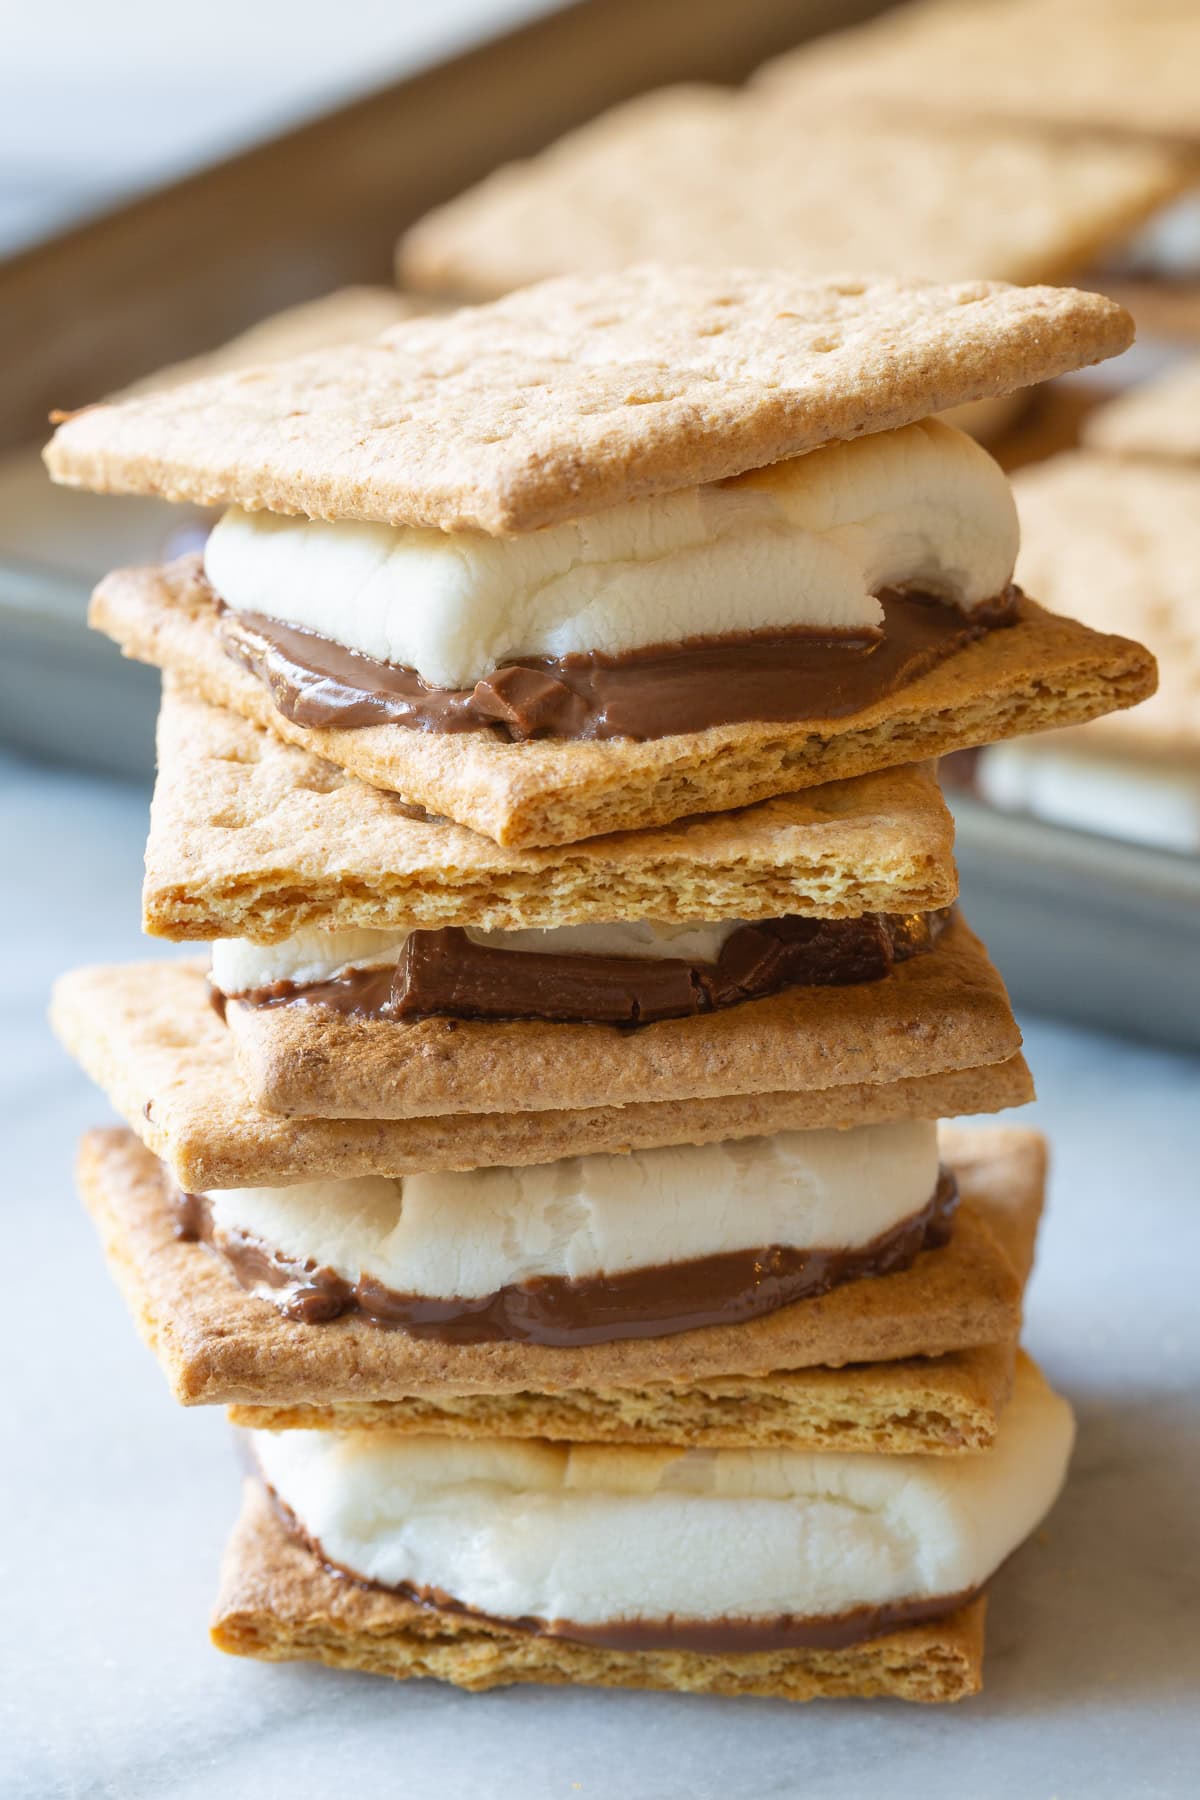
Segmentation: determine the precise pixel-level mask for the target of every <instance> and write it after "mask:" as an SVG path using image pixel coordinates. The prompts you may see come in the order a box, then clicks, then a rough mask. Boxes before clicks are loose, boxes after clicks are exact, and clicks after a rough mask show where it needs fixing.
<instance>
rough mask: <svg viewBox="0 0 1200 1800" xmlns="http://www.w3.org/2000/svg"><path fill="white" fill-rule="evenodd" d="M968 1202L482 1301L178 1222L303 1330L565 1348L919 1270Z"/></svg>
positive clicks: (727, 1319) (196, 1219) (951, 1185)
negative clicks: (857, 1228) (826, 1245)
mask: <svg viewBox="0 0 1200 1800" xmlns="http://www.w3.org/2000/svg"><path fill="white" fill-rule="evenodd" d="M957 1206H958V1186H957V1183H956V1182H955V1179H954V1176H953V1175H952V1174H951V1173H950V1172H949V1171H948V1170H942V1172H941V1174H940V1176H939V1178H938V1185H937V1188H936V1190H935V1192H934V1194H933V1197H932V1199H931V1200H930V1201H929V1203H928V1205H927V1206H924V1207H922V1209H921V1211H920V1212H917V1213H913V1214H912V1215H911V1216H910V1217H909V1218H907V1219H902V1220H901V1221H900V1222H899V1224H897V1225H894V1226H892V1228H891V1229H890V1230H889V1231H885V1232H882V1233H881V1234H880V1235H879V1236H878V1237H876V1238H873V1239H872V1240H871V1242H870V1243H868V1244H862V1245H859V1246H857V1247H856V1248H853V1249H842V1250H822V1249H815V1250H797V1249H793V1248H791V1247H790V1246H788V1247H784V1246H781V1245H778V1244H773V1245H770V1246H769V1247H767V1248H766V1249H761V1250H733V1251H729V1252H726V1253H724V1254H721V1255H717V1256H703V1257H697V1258H694V1259H692V1260H691V1261H687V1262H677V1263H665V1264H661V1265H659V1266H656V1267H654V1268H647V1269H634V1270H631V1271H630V1272H629V1273H627V1274H623V1275H592V1276H587V1277H584V1278H582V1279H579V1280H571V1279H568V1278H567V1277H566V1276H556V1275H543V1276H537V1277H535V1278H534V1279H532V1280H530V1281H523V1282H519V1283H516V1284H514V1285H512V1286H510V1287H503V1288H500V1289H498V1290H497V1291H496V1292H495V1293H492V1294H485V1295H482V1296H481V1297H479V1298H476V1299H464V1298H461V1297H459V1298H448V1299H440V1298H437V1297H431V1296H429V1295H425V1294H401V1293H397V1292H396V1291H395V1290H394V1289H393V1288H388V1287H385V1286H384V1285H383V1284H382V1283H381V1282H378V1281H375V1280H374V1279H373V1278H372V1277H371V1276H369V1275H362V1276H360V1277H359V1279H358V1280H357V1281H353V1282H352V1281H347V1280H346V1279H345V1277H343V1276H341V1275H339V1274H337V1273H336V1272H335V1271H334V1270H333V1269H329V1268H318V1267H317V1266H316V1265H315V1264H314V1263H313V1262H312V1261H311V1260H309V1261H307V1262H302V1261H300V1260H299V1259H297V1258H294V1257H288V1256H285V1255H284V1254H282V1253H281V1252H279V1251H277V1250H273V1249H271V1248H270V1246H269V1245H266V1244H263V1243H261V1242H259V1241H258V1240H257V1239H254V1238H250V1237H246V1236H244V1235H242V1234H233V1235H226V1236H224V1237H223V1238H222V1240H221V1242H220V1243H219V1244H218V1243H217V1242H216V1241H215V1237H214V1231H213V1223H212V1211H211V1208H210V1206H209V1204H208V1201H207V1199H206V1198H205V1196H204V1195H202V1194H180V1195H179V1196H178V1198H177V1200H176V1219H177V1223H178V1229H179V1233H180V1236H182V1237H185V1238H189V1239H192V1240H200V1241H203V1242H205V1243H207V1244H209V1246H210V1247H211V1248H213V1249H214V1250H215V1251H216V1253H217V1254H218V1255H219V1256H221V1257H223V1258H224V1260H225V1261H226V1262H227V1263H228V1264H229V1266H230V1268H231V1269H232V1270H233V1273H234V1274H235V1275H236V1276H237V1279H238V1280H239V1282H240V1283H241V1284H242V1286H243V1287H247V1288H256V1287H262V1286H267V1287H272V1288H278V1289H279V1290H280V1295H279V1299H278V1301H277V1302H276V1304H277V1305H278V1307H279V1310H280V1311H281V1312H282V1313H284V1314H285V1315H286V1316H287V1317H288V1318H290V1319H296V1320H298V1321H299V1322H300V1323H302V1324H306V1325H321V1324H326V1323H328V1322H329V1321H330V1320H332V1319H337V1318H340V1317H342V1316H343V1314H346V1313H358V1314H361V1315H363V1316H364V1317H365V1318H367V1319H369V1320H370V1321H371V1322H372V1323H373V1324H375V1325H382V1326H388V1327H391V1328H393V1329H399V1330H402V1331H407V1332H409V1333H410V1334H411V1335H412V1336H413V1337H425V1338H436V1339H438V1340H439V1341H440V1342H442V1343H447V1344H481V1343H492V1342H496V1341H498V1340H508V1341H512V1340H516V1341H518V1342H521V1343H527V1344H550V1345H559V1346H562V1345H579V1344H606V1343H611V1342H612V1341H613V1340H614V1339H617V1338H648V1337H671V1336H673V1335H674V1334H675V1333H676V1332H680V1331H696V1330H699V1329H701V1328H703V1327H704V1326H708V1325H736V1324H740V1323H742V1322H743V1321H744V1320H747V1319H756V1318H760V1317H761V1316H762V1315H763V1314H764V1313H771V1312H775V1311H777V1310H778V1309H779V1308H780V1307H782V1306H791V1305H793V1304H794V1303H795V1302H796V1301H799V1300H812V1299H815V1298H817V1297H818V1296H819V1295H821V1294H827V1293H828V1292H829V1290H830V1289H831V1288H833V1287H838V1286H840V1285H841V1283H843V1282H846V1281H862V1280H866V1279H868V1278H873V1277H875V1276H879V1275H891V1274H893V1273H895V1272H896V1271H897V1270H899V1269H906V1268H908V1267H909V1265H910V1264H911V1263H912V1262H913V1261H914V1260H915V1259H916V1257H917V1255H918V1254H919V1253H920V1252H921V1251H922V1250H932V1249H938V1248H940V1247H941V1246H942V1245H943V1244H946V1243H948V1242H949V1239H950V1232H951V1227H952V1221H953V1217H954V1212H955V1209H956V1208H957Z"/></svg>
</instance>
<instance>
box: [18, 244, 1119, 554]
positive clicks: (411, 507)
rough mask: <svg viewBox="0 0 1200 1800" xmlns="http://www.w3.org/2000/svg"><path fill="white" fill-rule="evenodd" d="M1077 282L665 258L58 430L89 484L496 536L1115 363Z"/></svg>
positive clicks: (86, 415) (75, 469) (137, 403)
mask: <svg viewBox="0 0 1200 1800" xmlns="http://www.w3.org/2000/svg"><path fill="white" fill-rule="evenodd" d="M1132 338H1133V324H1132V321H1131V320H1130V318H1129V316H1128V314H1127V313H1125V312H1124V311H1123V310H1122V309H1121V308H1120V307H1119V306H1116V305H1115V304H1114V303H1113V302H1112V301H1110V300H1107V299H1104V298H1103V297H1102V296H1100V295H1097V294H1084V293H1078V292H1075V291H1072V290H1070V289H1057V288H1047V287H1029V288H1016V287H1008V286H1005V285H1004V284H1002V283H996V282H980V281H973V282H966V283H959V284H955V285H944V286H938V285H937V284H935V283H928V282H914V281H909V282H904V281H894V280H884V279H870V280H866V279H858V278H847V277H841V278H839V279H836V280H827V281H805V280H804V279H802V278H801V277H798V276H795V275H789V274H787V273H786V272H772V271H762V270H746V269H742V270H738V269H733V270H729V269H696V268H675V267H669V266H666V265H661V264H654V263H647V264H642V265H640V266H638V267H636V268H632V269H625V270H621V271H618V272H615V273H611V274H605V275H596V276H590V277H586V276H585V277H573V276H569V277H566V278H564V279H563V280H561V281H555V282H547V283H544V284H541V285H539V286H538V287H535V288H528V289H525V290H523V291H522V292H520V293H517V294H513V295H510V296H509V297H508V298H506V299H503V300H498V301H495V302H494V303H493V304H491V305H490V306H486V307H468V308H466V309H464V310H463V311H460V312H456V313H451V314H448V315H446V316H444V317H436V318H430V319H416V320H412V321H410V322H409V323H407V324H404V325H400V326H397V327H396V328H395V329H394V330H392V331H390V332H388V333H387V334H386V335H385V336H384V337H383V338H381V339H380V340H379V341H378V342H376V343H375V344H371V345H353V346H343V347H342V348H340V349H337V350H330V351H324V352H316V353H314V354H313V355H311V356H305V357H300V358H297V359H296V360H294V361H291V362H287V363H279V364H274V365H272V366H271V367H269V368H266V369H263V368H258V369H253V370H248V371H235V372H233V373H231V374H227V375H221V376H216V377H214V378H212V379H211V380H207V381H200V382H194V383H192V384H190V385H188V386H187V387H183V388H173V389H171V390H170V391H169V392H168V393H165V394H149V395H145V396H143V397H141V398H139V399H135V400H127V401H124V402H122V403H119V404H117V405H108V406H97V407H91V408H88V409H87V410H85V411H83V412H81V413H77V414H76V415H75V416H74V417H73V418H70V419H69V420H68V421H67V422H66V423H65V424H63V425H61V426H60V427H59V429H58V431H57V433H56V435H55V437H54V439H53V441H52V442H51V444H50V445H49V446H48V448H47V451H46V463H47V467H48V468H49V470H50V473H51V475H52V476H53V477H54V479H55V480H56V481H60V482H64V483H66V484H67V485H68V486H73V487H89V488H94V489H96V490H97V491H99V492H103V493H140V494H146V493H149V494H156V495H159V496H161V497H162V498H164V499H168V500H191V501H195V502H198V503H199V504H201V505H205V506H212V505H219V504H230V503H234V504H237V505H240V506H244V507H248V508H250V509H252V510H253V509H257V508H259V507H266V508H268V509H270V510H271V511H273V512H284V513H288V512H292V513H305V514H308V515H309V516H312V517H317V518H346V519H373V520H380V521H383V522H385V523H388V524H409V525H429V526H434V527H437V528H438V529H441V530H444V531H463V530H480V531H485V532H490V533H492V534H495V535H501V534H505V533H509V532H520V531H533V530H536V529H537V528H538V527H539V526H541V525H548V524H553V523H555V522H557V521H559V520H563V519H571V518H577V517H579V516H580V515H581V514H585V513H591V512H597V511H600V510H602V509H603V508H605V507H609V506H616V505H618V504H620V503H621V502H622V501H624V500H632V499H637V498H642V497H646V496H649V495H653V494H663V493H670V492H673V491H676V490H678V489H680V488H687V487H693V486H696V485H697V484H699V483H701V482H707V481H720V480H723V479H725V478H727V477H729V476H731V475H737V474H741V473H743V472H744V471H745V470H747V469H754V468H761V467H763V466H764V465H765V464H767V463H772V462H777V461H779V460H780V459H781V458H783V457H789V456H796V455H799V454H800V453H801V452H803V451H805V450H812V449H815V448H816V447H817V446H818V445H820V444H825V443H829V442H831V441H832V440H834V439H839V438H855V437H860V436H862V435H863V434H864V433H867V432H873V431H887V430H890V429H892V428H894V427H896V426H899V425H905V424H909V423H911V422H912V421H913V420H916V419H921V418H925V417H926V416H927V415H928V414H929V413H934V412H943V411H945V410H946V408H947V407H951V406H957V405H960V404H962V403H963V402H965V401H969V400H982V399H984V398H986V397H988V396H990V395H996V394H1006V393H1011V392H1012V391H1013V390H1014V389H1015V388H1021V387H1028V386H1030V385H1031V384H1032V383H1033V382H1036V381H1044V380H1047V379H1048V378H1049V377H1050V376H1052V375H1059V374H1063V373H1064V372H1065V371H1066V370H1068V369H1076V368H1080V367H1082V366H1083V365H1085V364H1087V363H1093V362H1100V361H1102V360H1103V359H1104V358H1105V357H1108V356H1115V355H1117V354H1119V352H1120V351H1122V350H1124V349H1126V348H1127V346H1128V345H1129V344H1130V343H1131V342H1132Z"/></svg>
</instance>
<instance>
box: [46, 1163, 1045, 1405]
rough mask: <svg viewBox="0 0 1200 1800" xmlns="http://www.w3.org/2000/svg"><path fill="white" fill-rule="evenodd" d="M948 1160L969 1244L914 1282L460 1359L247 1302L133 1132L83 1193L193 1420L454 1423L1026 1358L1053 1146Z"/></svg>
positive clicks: (374, 1330) (882, 1283)
mask: <svg viewBox="0 0 1200 1800" xmlns="http://www.w3.org/2000/svg"><path fill="white" fill-rule="evenodd" d="M946 1151H947V1155H948V1156H949V1157H951V1158H952V1159H953V1163H952V1166H953V1167H954V1169H955V1172H956V1174H957V1175H958V1177H959V1183H960V1188H961V1192H962V1196H963V1199H962V1204H961V1205H960V1207H959V1210H958V1213H957V1215H956V1217H955V1224H954V1231H953V1233H952V1235H951V1238H950V1241H949V1243H948V1244H946V1245H945V1246H944V1247H943V1248H941V1249H937V1250H929V1251H924V1252H922V1253H921V1254H920V1255H918V1257H917V1258H916V1260H915V1262H913V1263H912V1264H911V1265H910V1267H909V1268H907V1269H904V1270H901V1271H899V1272H898V1273H895V1274H891V1275H885V1276H880V1277H878V1278H876V1279H873V1280H862V1281H856V1282H848V1283H846V1284H844V1285H843V1286H841V1287H837V1288H834V1289H832V1290H831V1292H829V1293H828V1294H824V1295H822V1296H820V1297H819V1298H816V1299H809V1300H801V1301H798V1302H796V1303H795V1304H794V1305H792V1306H786V1307H781V1308H780V1309H779V1310H778V1311H776V1312H773V1313H769V1314H767V1315H765V1316H764V1317H761V1318H757V1319H750V1320H747V1321H744V1322H742V1323H739V1324H736V1325H714V1326H709V1327H707V1328H705V1329H703V1330H696V1331H685V1332H680V1333H678V1334H677V1335H675V1336H671V1337H661V1338H623V1339H619V1340H617V1341H615V1342H612V1343H601V1344H588V1345H583V1346H572V1347H558V1346H554V1347H547V1346H545V1345H540V1344H528V1343H519V1342H510V1341H500V1342H495V1343H482V1344H444V1343H440V1342H438V1341H437V1340H436V1339H432V1338H417V1337H413V1336H410V1335H409V1334H408V1333H406V1332H404V1331H395V1330H381V1329H380V1328H379V1327H378V1326H377V1325H374V1324H372V1323H371V1322H370V1321H369V1320H367V1319H365V1318H363V1317H362V1316H361V1315H360V1316H353V1315H347V1316H345V1317H343V1318H341V1319H338V1320H336V1321H334V1322H333V1323H330V1324H324V1325H305V1324H299V1323H295V1322H293V1321H291V1320H289V1319H287V1318H285V1317H284V1316H283V1314H282V1313H280V1312H278V1311H277V1310H276V1308H275V1307H274V1306H273V1305H272V1304H271V1303H270V1302H269V1301H266V1300H260V1299H258V1298H256V1297H255V1296H253V1295H251V1294H249V1293H246V1292H244V1291H243V1289H242V1288H240V1287H239V1286H238V1284H237V1282H236V1280H235V1278H234V1276H233V1274H232V1273H231V1272H230V1270H229V1268H228V1267H227V1265H226V1264H225V1263H224V1262H222V1261H221V1260H220V1259H219V1258H218V1257H216V1256H214V1255H213V1254H212V1253H211V1252H210V1251H209V1250H207V1249H206V1248H205V1246H204V1245H203V1244H199V1243H189V1242H185V1241H183V1240H181V1239H180V1238H179V1237H178V1235H177V1232H176V1227H175V1219H174V1214H173V1212H172V1209H171V1206H170V1202H169V1184H168V1178H167V1176H166V1172H165V1170H164V1169H163V1166H162V1164H161V1163H159V1162H158V1161H157V1160H156V1158H154V1157H153V1156H152V1155H151V1154H150V1152H149V1151H148V1150H146V1149H145V1148H144V1146H143V1145H141V1144H139V1143H138V1141H137V1139H136V1138H135V1137H134V1136H133V1134H132V1133H131V1132H129V1131H123V1130H120V1129H112V1130H106V1131H93V1132H89V1133H88V1134H87V1136H86V1137H85V1138H84V1140H83V1143H82V1146H81V1150H80V1159H79V1184H80V1191H81V1193H82V1195H83V1199H84V1203H85V1205H86V1206H87V1208H88V1210H89V1212H90V1213H91V1214H92V1217H93V1219H94V1221H95V1223H96V1226H97V1229H98V1231H99V1233H100V1238H101V1242H102V1244H103V1246H104V1250H105V1254H106V1256H107V1258H108V1262H109V1267H110V1270H111V1272H112V1274H113V1277H114V1279H115V1280H116V1282H117V1285H118V1287H119V1288H120V1289H121V1292H122V1294H123V1295H124V1298H125V1301H126V1304H127V1305H128V1307H129V1310H130V1312H131V1313H132V1315H133V1318H134V1321H135V1323H136V1324H137V1326H138V1328H139V1330H140V1332H141V1334H142V1336H143V1338H144V1339H145V1341H146V1342H147V1343H148V1344H149V1345H150V1347H151V1349H152V1350H154V1352H155V1354H156V1355H157V1357H158V1360H159V1362H160V1363H161V1365H162V1367H163V1370H164V1372H165V1374H166V1376H167V1379H168V1381H169V1382H170V1384H171V1389H172V1392H173V1393H174V1395H175V1398H176V1399H177V1400H179V1401H180V1402H182V1403H183V1404H184V1405H198V1404H208V1405H239V1406H269V1407H285V1408H290V1407H293V1406H305V1407H307V1406H318V1407H322V1408H324V1407H331V1406H339V1405H341V1404H342V1403H344V1402H358V1401H382V1400H407V1399H411V1398H412V1397H414V1396H417V1397H430V1396H432V1397H433V1398H434V1399H435V1400H436V1401H437V1403H438V1404H439V1405H440V1404H442V1403H443V1402H444V1401H445V1399H446V1398H447V1397H448V1396H452V1395H466V1394H491V1395H496V1394H510V1395H524V1394H527V1393H531V1392H532V1393H534V1394H547V1393H559V1392H562V1391H564V1390H565V1391H574V1390H578V1389H587V1390H589V1391H590V1390H596V1389H599V1390H610V1389H613V1388H629V1387H632V1388H636V1389H645V1388H648V1387H655V1386H661V1385H662V1384H666V1385H668V1386H671V1387H676V1388H678V1387H684V1388H688V1389H690V1388H692V1387H694V1386H695V1385H696V1384H697V1383H699V1382H704V1381H707V1380H709V1379H711V1378H712V1377H721V1376H729V1375H734V1376H738V1377H740V1378H742V1379H743V1380H745V1379H746V1378H747V1377H757V1376H770V1375H773V1374H775V1373H777V1372H778V1371H779V1370H781V1369H787V1370H795V1369H806V1368H812V1367H816V1366H821V1365H832V1366H835V1367H836V1366H840V1365H842V1364H845V1363H864V1362H867V1363H869V1362H903V1361H905V1360H907V1359H909V1358H912V1357H940V1356H942V1355H943V1354H945V1353H946V1352H948V1351H963V1350H974V1349H979V1348H980V1347H982V1346H984V1345H991V1344H1003V1345H1010V1346H1011V1345H1014V1344H1015V1342H1016V1338H1017V1334H1018V1331H1019V1329H1020V1319H1021V1294H1022V1289H1023V1286H1024V1276H1023V1273H1022V1272H1020V1271H1019V1270H1018V1268H1017V1267H1016V1266H1014V1261H1013V1258H1012V1256H1011V1255H1010V1253H1009V1251H1008V1250H1007V1249H1006V1248H1005V1247H1004V1244H1003V1243H1002V1241H1001V1240H1002V1239H1005V1240H1007V1241H1008V1242H1010V1243H1012V1244H1014V1245H1015V1246H1016V1248H1017V1250H1018V1252H1019V1254H1020V1258H1021V1260H1022V1261H1024V1262H1028V1260H1029V1258H1031V1257H1032V1253H1033V1243H1034V1239H1035V1236H1036V1231H1037V1220H1038V1216H1039V1213H1040V1211H1041V1205H1042V1191H1043V1185H1044V1171H1045V1146H1044V1143H1043V1141H1042V1139H1041V1138H1040V1137H1039V1136H1038V1134H1037V1133H1036V1132H1022V1131H1012V1130H1003V1129H998V1130H992V1131H985V1132H979V1133H961V1134H956V1135H955V1136H953V1137H950V1138H948V1139H947V1145H946ZM800 1410H801V1412H802V1408H801V1409H800Z"/></svg>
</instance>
